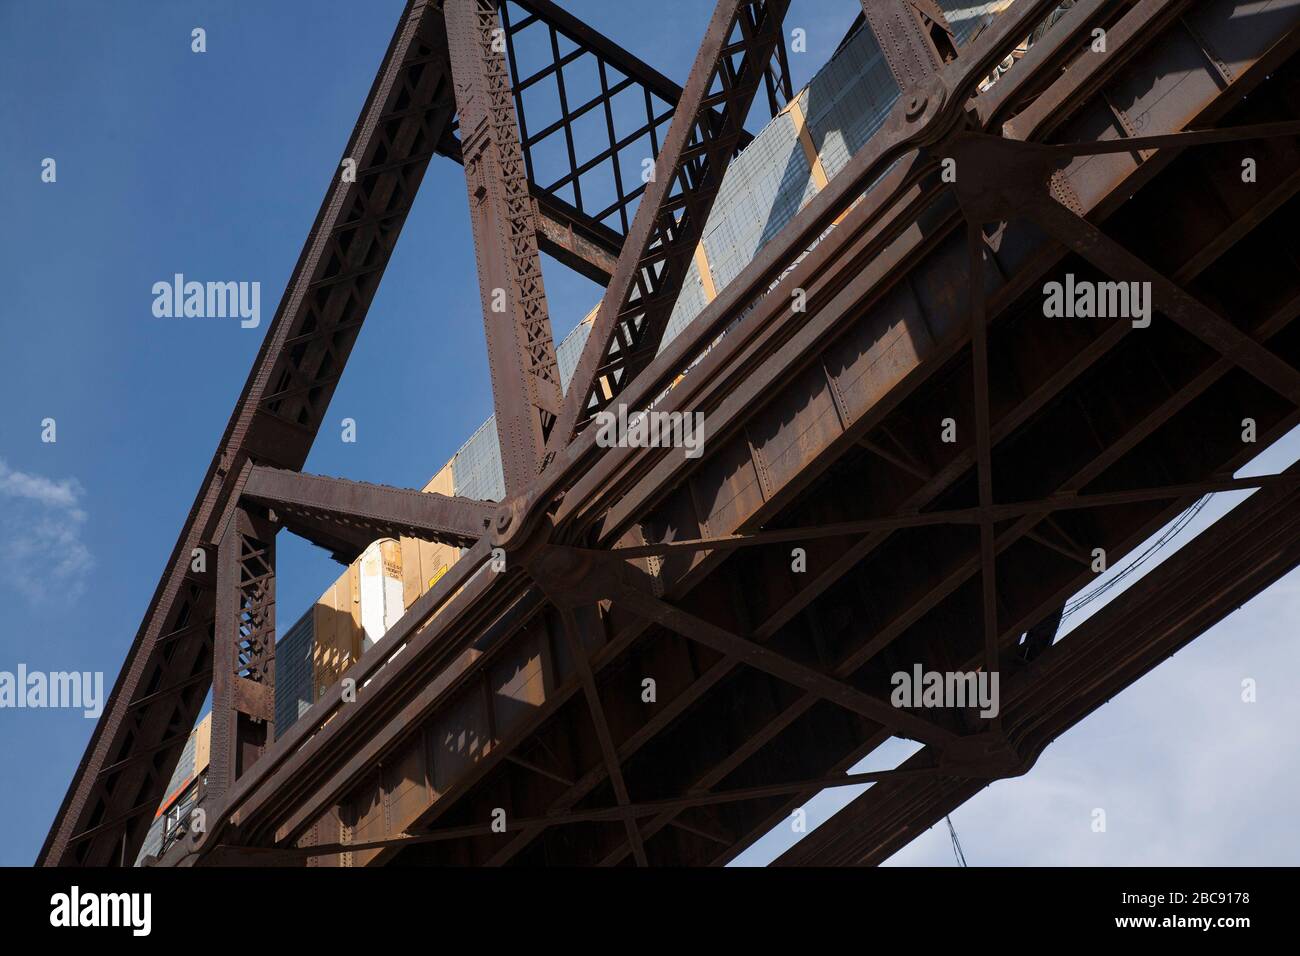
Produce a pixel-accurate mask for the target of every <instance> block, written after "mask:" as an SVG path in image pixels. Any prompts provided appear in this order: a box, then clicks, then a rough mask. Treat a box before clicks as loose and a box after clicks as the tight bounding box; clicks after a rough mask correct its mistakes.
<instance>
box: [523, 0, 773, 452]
mask: <svg viewBox="0 0 1300 956" xmlns="http://www.w3.org/2000/svg"><path fill="white" fill-rule="evenodd" d="M787 5H788V0H719V2H718V5H717V7H715V8H714V12H713V17H712V19H711V20H710V22H709V27H708V30H707V32H706V33H705V37H704V41H703V43H702V44H701V45H700V49H699V52H698V53H697V54H696V57H695V63H694V65H693V66H692V67H691V72H690V76H689V77H688V79H687V81H686V88H685V91H684V92H683V94H682V98H681V100H680V102H679V103H678V106H677V111H676V113H675V114H674V116H673V121H672V124H671V125H670V126H669V128H668V135H667V137H666V139H665V142H664V147H663V149H662V150H660V152H659V156H658V158H657V160H656V163H655V169H654V178H653V179H652V180H651V181H650V182H649V184H647V186H646V189H645V192H644V193H643V194H642V196H641V201H640V205H639V206H638V207H637V211H636V217H635V219H634V220H633V222H632V227H631V230H630V231H629V233H628V238H627V242H626V243H625V245H624V248H623V251H622V253H621V254H620V256H619V261H618V265H617V267H616V268H615V273H614V277H613V279H612V280H611V281H610V285H609V288H608V289H607V290H606V293H605V297H604V298H603V299H602V300H601V306H600V311H599V313H597V316H596V320H595V323H594V325H593V327H592V331H591V335H590V337H589V338H588V340H587V344H586V346H585V347H584V349H583V352H582V356H581V358H580V359H579V361H578V365H577V369H576V370H575V371H574V374H573V378H572V381H571V383H570V388H569V394H568V396H567V397H566V399H565V402H564V410H563V413H562V414H561V416H560V420H559V422H558V423H557V425H556V428H555V431H554V433H553V435H552V437H551V439H550V440H549V441H548V443H547V452H548V455H550V456H554V455H555V454H556V453H557V452H558V451H559V449H561V448H563V447H565V446H566V445H568V443H569V440H570V438H571V436H572V434H573V432H574V431H575V430H576V429H577V428H578V427H580V425H581V424H582V423H583V422H584V421H585V420H586V419H587V418H588V417H589V416H590V415H591V414H593V413H594V411H595V410H597V409H599V408H603V407H604V406H605V405H607V404H608V403H609V402H610V401H611V400H612V399H613V397H614V395H615V394H616V393H617V392H619V391H621V390H622V389H623V388H624V387H625V386H626V385H627V383H628V382H630V381H631V380H632V379H633V378H635V377H636V375H637V373H638V372H639V371H640V370H641V369H642V368H644V367H645V366H646V365H648V364H649V363H650V361H651V360H652V359H653V358H654V357H655V353H656V352H657V351H658V348H659V343H660V341H661V339H662V336H663V332H664V329H665V328H666V326H667V322H668V318H669V316H670V314H671V312H672V308H673V305H674V304H675V303H676V301H677V293H678V292H679V291H680V290H681V284H682V280H683V279H684V278H685V276H686V270H687V267H688V265H689V263H690V260H691V257H692V255H693V254H694V252H695V246H696V245H697V244H698V242H699V240H700V238H701V237H702V235H703V230H704V225H705V221H706V220H707V219H708V215H709V211H710V210H711V209H712V208H713V200H714V199H715V198H716V196H717V192H718V189H719V187H720V186H721V185H722V177H723V175H724V174H725V173H726V170H727V165H728V164H729V162H730V161H731V157H732V156H733V155H734V154H735V151H736V149H737V145H738V143H739V141H740V137H741V135H742V134H743V132H744V122H745V116H746V114H748V112H749V107H750V105H751V104H752V102H753V99H754V95H755V94H756V93H757V91H758V85H759V83H760V82H761V80H762V76H763V70H764V68H765V66H766V64H767V63H768V61H769V60H770V59H771V56H772V51H773V48H774V46H775V44H776V43H778V42H779V41H780V37H781V31H782V22H783V18H784V16H785V10H786V7H787ZM733 34H736V37H735V39H732V37H733ZM715 90H716V92H715ZM719 108H720V110H721V116H720V117H719V116H717V115H716V114H715V112H714V111H715V109H719Z"/></svg>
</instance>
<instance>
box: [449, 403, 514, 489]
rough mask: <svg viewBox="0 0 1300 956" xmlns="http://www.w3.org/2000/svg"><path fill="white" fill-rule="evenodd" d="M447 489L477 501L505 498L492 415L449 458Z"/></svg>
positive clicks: (494, 420)
mask: <svg viewBox="0 0 1300 956" xmlns="http://www.w3.org/2000/svg"><path fill="white" fill-rule="evenodd" d="M451 489H452V494H456V495H460V496H461V497H463V498H477V499H479V500H480V501H500V500H502V499H503V498H504V497H505V496H506V479H505V473H504V472H503V471H502V468H501V448H500V447H499V446H498V445H497V420H496V416H493V417H492V418H489V419H488V420H487V421H485V422H484V423H483V424H482V425H480V426H479V427H478V431H476V432H474V434H473V435H471V436H470V439H469V441H467V442H465V444H464V445H462V446H461V447H460V451H458V452H456V454H455V455H453V456H452V459H451Z"/></svg>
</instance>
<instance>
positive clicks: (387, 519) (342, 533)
mask: <svg viewBox="0 0 1300 956" xmlns="http://www.w3.org/2000/svg"><path fill="white" fill-rule="evenodd" d="M243 497H244V499H245V500H246V501H252V502H256V503H257V504H259V505H263V506H265V507H268V508H271V509H273V510H274V512H275V518H276V520H277V522H278V523H279V524H281V525H282V526H283V527H285V528H286V529H287V530H289V531H292V532H294V533H295V534H300V535H302V536H303V537H305V538H307V539H308V540H310V541H313V542H314V543H316V544H320V545H321V546H322V547H328V548H331V549H332V550H334V552H335V555H334V556H335V557H336V558H337V559H339V560H346V561H352V560H353V559H354V558H356V556H357V555H358V554H360V553H361V552H362V551H363V550H365V548H366V547H367V546H368V545H369V544H370V543H371V542H373V541H375V540H377V539H379V538H385V537H388V538H396V537H399V536H403V535H404V536H406V537H410V538H424V539H426V540H429V541H439V542H442V543H443V544H449V545H452V546H454V547H458V548H468V547H470V546H472V545H473V544H474V542H475V541H477V540H478V539H479V538H481V537H482V536H483V534H484V532H485V531H487V530H488V528H489V527H490V525H491V522H492V519H493V518H494V517H495V516H496V514H497V512H498V511H499V510H500V506H499V505H498V504H497V503H496V502H493V501H476V500H474V499H471V498H460V497H454V496H449V495H441V494H436V493H434V492H422V491H416V490H414V489H410V488H393V487H390V486H388V485H376V484H371V483H369V482H364V481H349V480H347V479H344V478H327V477H325V476H322V475H305V474H302V473H301V472H296V471H285V470H283V469H279V468H268V467H265V466H261V465H258V466H254V467H253V468H252V470H251V471H250V472H249V475H248V480H247V481H246V482H245V484H244V490H243Z"/></svg>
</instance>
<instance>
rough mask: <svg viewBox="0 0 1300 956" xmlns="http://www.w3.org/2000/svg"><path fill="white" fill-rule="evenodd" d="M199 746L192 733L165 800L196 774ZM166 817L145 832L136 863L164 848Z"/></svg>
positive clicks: (156, 821) (158, 819) (155, 819)
mask: <svg viewBox="0 0 1300 956" xmlns="http://www.w3.org/2000/svg"><path fill="white" fill-rule="evenodd" d="M196 747H197V742H196V737H195V735H194V734H190V737H189V740H187V741H185V746H184V747H183V748H182V749H181V755H180V759H178V760H177V761H176V769H175V770H173V771H172V775H171V779H170V780H168V781H167V789H166V790H165V791H164V794H165V795H164V797H163V800H171V799H173V798H174V797H176V796H177V791H179V790H180V789H181V788H182V787H183V786H184V785H185V784H186V783H187V781H189V779H190V778H191V777H193V776H194V755H195V748H196ZM166 807H167V804H166V803H164V804H162V805H161V806H160V807H159V809H160V810H163V809H166ZM163 824H164V819H163V816H162V815H161V814H160V815H159V816H157V817H155V818H154V821H153V823H151V824H150V825H149V832H148V833H147V834H145V838H144V843H143V844H142V845H141V847H140V853H139V854H138V855H137V856H136V858H135V862H136V865H139V863H140V861H141V860H143V859H144V858H145V856H147V855H148V854H150V853H152V854H153V855H155V856H157V855H158V853H159V851H160V850H161V848H162V839H163Z"/></svg>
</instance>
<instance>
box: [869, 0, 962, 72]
mask: <svg viewBox="0 0 1300 956" xmlns="http://www.w3.org/2000/svg"><path fill="white" fill-rule="evenodd" d="M862 13H863V15H864V16H865V17H866V20H867V25H868V26H869V27H870V28H871V32H872V33H874V34H875V36H876V42H877V44H879V46H880V51H881V53H883V54H884V56H885V61H886V62H887V63H888V64H889V72H890V73H892V74H893V75H894V80H895V82H897V83H898V88H899V89H900V90H907V89H908V88H910V87H912V86H915V85H916V84H917V83H920V82H921V81H922V80H924V79H925V78H926V77H928V76H929V75H930V74H931V73H933V72H934V71H935V70H937V69H939V67H941V66H943V64H944V63H947V62H948V61H950V60H953V59H956V57H957V46H956V43H954V41H953V38H952V30H951V29H950V28H949V27H948V20H947V18H946V17H945V16H944V15H943V11H942V10H940V9H939V7H938V5H937V4H935V3H933V2H932V0H862Z"/></svg>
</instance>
